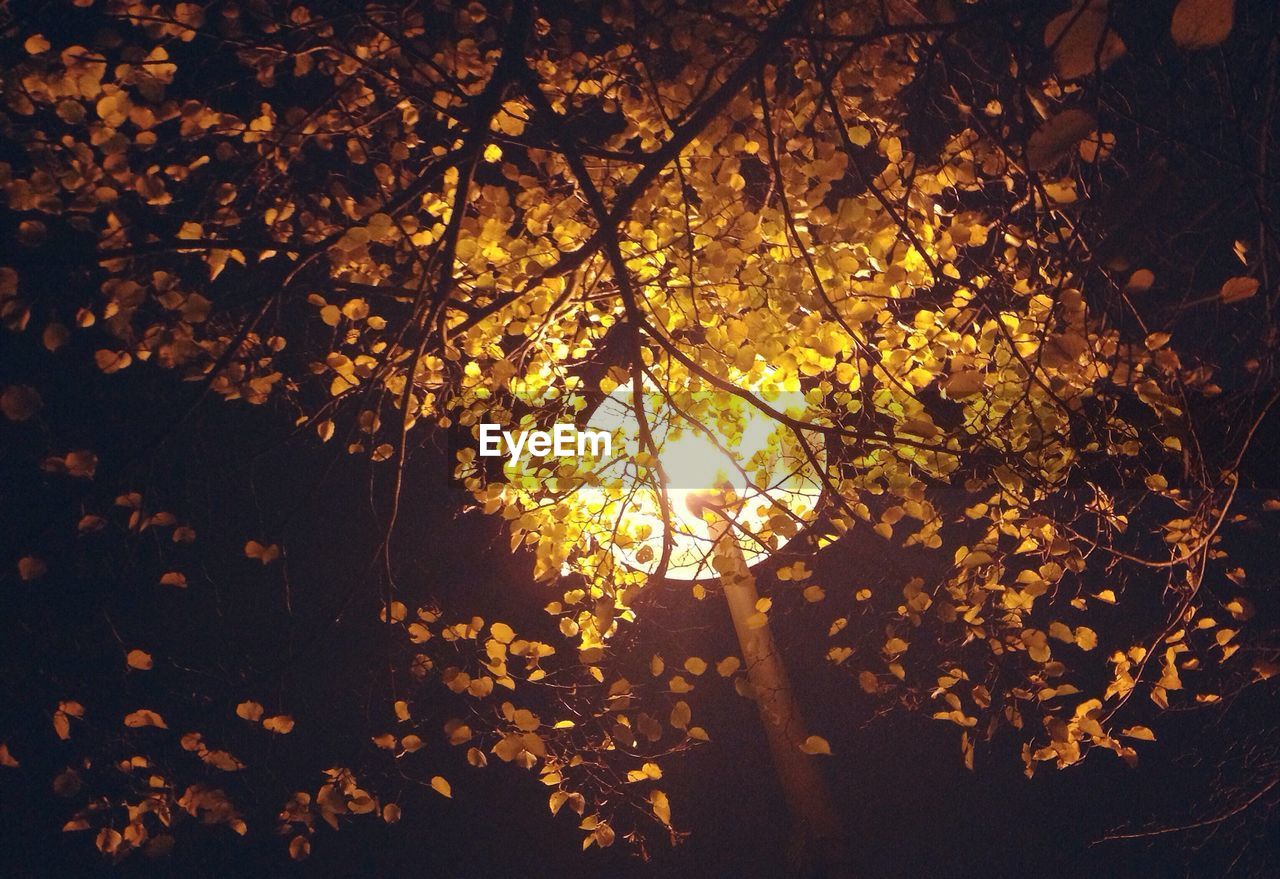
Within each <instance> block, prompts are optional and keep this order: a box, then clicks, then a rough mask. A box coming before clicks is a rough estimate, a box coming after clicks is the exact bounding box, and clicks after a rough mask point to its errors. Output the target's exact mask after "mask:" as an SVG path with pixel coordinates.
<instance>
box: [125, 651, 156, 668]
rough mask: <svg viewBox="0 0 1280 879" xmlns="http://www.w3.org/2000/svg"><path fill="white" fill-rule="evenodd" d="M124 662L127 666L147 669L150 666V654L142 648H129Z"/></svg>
mask: <svg viewBox="0 0 1280 879" xmlns="http://www.w3.org/2000/svg"><path fill="white" fill-rule="evenodd" d="M125 662H126V663H127V664H128V666H129V668H136V669H138V670H139V671H147V670H149V669H150V668H151V665H152V663H151V654H150V653H147V652H145V651H143V650H130V651H129V653H128V655H127V656H125Z"/></svg>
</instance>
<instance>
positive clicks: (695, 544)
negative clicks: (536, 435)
mask: <svg viewBox="0 0 1280 879" xmlns="http://www.w3.org/2000/svg"><path fill="white" fill-rule="evenodd" d="M745 390H746V391H747V393H750V394H751V395H752V396H754V397H756V398H757V399H759V400H761V401H764V402H765V403H767V404H768V406H769V407H770V408H772V409H773V410H775V411H780V412H783V413H785V414H787V415H788V416H790V417H792V418H797V419H801V420H803V419H804V417H805V410H806V404H805V400H804V396H803V395H802V394H800V393H799V392H798V391H790V392H788V391H783V390H780V389H778V388H777V387H776V385H772V384H770V383H768V382H762V383H760V384H759V385H758V386H756V387H754V388H747V389H745ZM641 397H642V400H641V405H642V407H643V411H644V413H645V418H646V421H647V423H648V427H649V431H650V435H651V439H652V444H651V445H650V444H647V443H645V442H644V441H643V440H642V437H641V431H640V423H639V418H638V416H637V406H636V401H635V399H634V393H633V389H632V387H631V385H624V386H620V387H618V388H616V389H614V390H613V391H612V392H611V393H610V394H609V395H608V396H606V397H605V398H604V400H603V401H602V402H601V403H600V405H599V406H597V408H596V409H595V411H594V412H593V413H592V415H591V418H590V421H589V423H588V425H587V428H588V429H589V430H601V431H607V432H609V433H610V434H611V435H612V436H613V437H614V442H613V455H612V456H611V458H610V460H609V461H608V462H605V463H603V464H602V465H601V466H600V467H598V468H597V470H596V477H597V479H596V480H595V482H596V484H595V485H594V486H593V487H592V488H591V489H589V493H591V494H594V496H595V498H594V500H593V503H595V504H598V505H599V506H600V510H601V515H602V516H606V517H607V516H613V517H616V522H617V527H616V528H615V529H614V534H615V539H614V540H613V541H612V542H611V546H612V551H613V552H614V554H615V556H616V557H617V559H618V560H619V561H620V562H621V563H622V564H623V565H625V566H626V567H628V568H630V569H632V570H637V571H641V572H644V573H646V574H649V573H654V572H655V571H657V569H658V567H659V565H660V563H661V559H662V553H663V541H664V534H669V539H670V541H671V552H670V557H669V559H668V563H667V567H666V570H665V576H666V577H667V578H669V579H672V580H698V579H703V578H713V577H716V576H717V572H716V570H715V568H714V567H713V566H712V555H713V550H714V549H715V542H716V538H715V537H714V536H713V534H712V529H711V526H710V524H709V519H708V517H711V516H717V517H720V518H721V519H722V520H723V522H724V523H727V526H728V527H727V529H724V528H722V529H721V530H723V531H725V533H727V534H730V535H732V538H733V540H734V541H735V542H736V543H737V544H738V546H739V548H740V549H741V550H742V553H743V555H744V556H745V557H746V560H747V563H748V564H749V565H751V564H755V563H757V562H759V561H761V560H763V559H764V558H766V557H767V556H769V555H770V554H772V553H774V552H776V551H777V550H779V549H781V548H782V546H783V545H784V544H786V543H787V541H789V540H790V539H791V538H792V537H794V536H795V535H796V534H797V533H798V532H799V531H800V530H801V529H802V528H803V527H804V525H805V524H806V523H807V522H808V521H809V520H810V519H811V518H812V517H813V515H814V512H815V510H816V509H817V506H818V501H819V499H820V498H821V496H822V481H821V479H820V477H819V475H818V473H817V471H816V469H815V467H814V463H815V461H816V463H817V465H818V466H819V467H821V466H825V453H824V452H823V447H822V442H821V437H820V435H818V434H816V433H810V432H805V433H804V434H803V435H804V437H805V443H806V444H807V445H808V446H809V449H808V451H806V450H805V448H804V445H802V444H801V442H800V441H799V439H797V437H796V435H795V433H794V431H793V430H792V429H791V428H790V427H789V426H787V425H785V424H782V423H780V422H778V421H777V420H775V419H774V418H772V417H771V416H770V415H768V414H767V413H765V412H761V411H760V409H759V408H757V407H756V406H753V405H752V404H751V403H750V402H749V401H746V400H743V399H741V398H740V397H737V396H735V395H733V394H729V393H726V392H722V391H718V390H715V391H705V390H702V391H696V392H690V391H688V390H687V389H684V390H681V391H680V392H673V391H672V390H670V389H660V388H658V387H656V386H654V385H653V384H652V383H649V382H646V384H645V386H644V387H643V388H642V392H641ZM654 447H656V449H657V461H656V462H654V461H653V460H652V455H651V454H650V450H651V448H654ZM811 455H812V460H811V457H810V456H811ZM664 492H665V496H666V506H667V516H666V517H664V516H663V510H662V495H663V493H664ZM707 508H711V509H712V510H713V512H711V513H707V512H705V510H706V509H707ZM695 510H699V511H701V512H695Z"/></svg>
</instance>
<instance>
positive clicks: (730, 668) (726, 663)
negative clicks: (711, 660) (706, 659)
mask: <svg viewBox="0 0 1280 879" xmlns="http://www.w3.org/2000/svg"><path fill="white" fill-rule="evenodd" d="M740 665H742V660H740V659H738V657H736V656H726V657H725V658H724V659H722V660H720V661H719V662H717V663H716V671H717V672H719V673H720V677H722V678H727V677H729V676H730V675H732V674H733V673H734V672H735V671H737V670H738V667H739V666H740Z"/></svg>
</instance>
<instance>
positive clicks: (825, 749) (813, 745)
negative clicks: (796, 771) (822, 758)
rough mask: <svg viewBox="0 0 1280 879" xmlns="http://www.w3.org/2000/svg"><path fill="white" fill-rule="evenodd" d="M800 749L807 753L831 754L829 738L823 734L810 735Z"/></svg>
mask: <svg viewBox="0 0 1280 879" xmlns="http://www.w3.org/2000/svg"><path fill="white" fill-rule="evenodd" d="M800 750H801V751H803V752H804V753H806V754H825V755H827V756H828V757H829V756H831V745H829V744H827V740H826V739H824V738H823V737H822V736H809V737H808V738H807V739H805V740H804V742H802V743H801V745H800Z"/></svg>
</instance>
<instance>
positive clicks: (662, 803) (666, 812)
mask: <svg viewBox="0 0 1280 879" xmlns="http://www.w3.org/2000/svg"><path fill="white" fill-rule="evenodd" d="M649 805H650V806H651V807H652V808H653V815H654V817H655V818H657V819H658V820H659V821H661V822H662V823H663V824H666V825H670V824H671V803H670V802H669V801H668V800H667V795H666V794H665V793H663V792H662V791H660V790H652V791H649Z"/></svg>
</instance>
